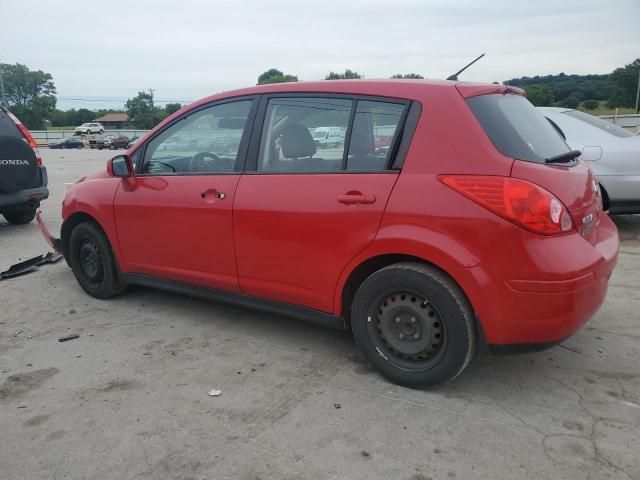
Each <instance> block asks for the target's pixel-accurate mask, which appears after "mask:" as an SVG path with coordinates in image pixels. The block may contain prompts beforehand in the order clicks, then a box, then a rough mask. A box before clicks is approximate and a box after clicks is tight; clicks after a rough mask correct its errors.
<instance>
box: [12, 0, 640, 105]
mask: <svg viewBox="0 0 640 480" xmlns="http://www.w3.org/2000/svg"><path fill="white" fill-rule="evenodd" d="M0 23H1V25H2V27H1V28H0V62H3V63H16V62H18V63H22V64H26V65H27V66H28V67H29V68H31V69H36V70H37V69H39V70H43V71H45V72H49V73H51V74H52V75H53V80H54V82H55V85H56V87H57V91H58V106H59V107H61V108H70V107H75V108H80V107H86V108H103V107H112V108H113V107H117V106H119V105H122V104H123V103H124V101H125V100H126V99H127V98H130V97H133V96H135V94H136V93H137V92H138V91H139V90H144V89H149V88H153V89H155V97H156V99H158V100H159V101H160V103H162V102H166V101H170V100H178V101H182V102H184V101H189V100H196V99H199V98H202V97H204V96H207V95H210V94H213V93H217V92H220V91H226V90H232V89H234V88H240V87H244V86H248V85H253V84H255V83H256V82H257V77H258V75H260V74H261V73H262V72H264V71H265V70H268V69H269V68H272V67H275V68H278V69H279V70H282V71H284V72H285V73H290V74H294V75H297V76H298V78H299V79H300V80H307V81H309V80H320V79H322V78H323V77H324V76H325V75H326V74H327V73H328V72H329V71H344V70H345V69H346V68H350V69H352V70H355V71H357V72H359V73H362V74H364V75H365V76H366V77H367V78H387V77H390V76H391V75H393V74H395V73H410V72H415V73H420V74H421V75H423V76H425V77H427V78H446V77H447V76H449V75H450V74H452V73H454V72H455V71H456V70H458V69H460V68H461V67H462V66H464V65H465V64H466V63H468V62H469V61H471V60H472V59H473V58H475V57H476V56H477V55H479V54H481V53H486V57H485V58H483V59H482V60H480V62H478V63H477V64H475V65H473V66H472V67H471V68H470V69H469V70H468V71H467V72H465V73H464V74H462V75H461V76H460V79H461V80H468V81H488V82H492V81H499V82H500V81H504V80H507V79H510V78H514V77H521V76H525V75H526V76H534V75H548V74H557V73H560V72H565V73H567V74H570V73H575V74H587V73H610V72H611V71H612V70H613V69H615V68H617V67H619V66H624V65H625V64H628V63H631V62H632V61H633V60H634V59H636V58H638V57H640V0H564V1H563V0H553V1H552V0H537V1H522V0H499V1H494V0H476V1H472V0H421V1H420V0H395V1H390V0H387V1H383V0H369V1H358V0H341V1H333V0H325V1H322V2H320V1H318V0H315V1H305V0H298V1H289V0H269V1H248V0H247V1H243V0H236V1H218V0H210V1H206V0H172V1H167V0H154V1H142V0H129V1H121V0H110V1H107V2H97V3H96V2H81V3H78V2H71V1H64V2H52V1H43V0H40V1H36V0H21V1H19V2H18V1H15V0H0ZM73 99H81V100H73Z"/></svg>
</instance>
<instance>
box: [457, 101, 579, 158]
mask: <svg viewBox="0 0 640 480" xmlns="http://www.w3.org/2000/svg"><path fill="white" fill-rule="evenodd" d="M467 105H469V108H470V109H471V111H472V112H473V114H474V115H475V117H476V118H477V119H478V122H480V124H481V125H482V128H483V129H484V131H485V133H486V134H487V136H488V137H489V138H490V139H491V141H492V142H493V144H494V145H495V147H496V148H497V149H498V150H499V151H500V153H502V154H503V155H505V156H507V157H511V158H515V159H518V160H525V161H528V162H536V163H544V161H545V160H546V159H547V158H551V157H555V156H556V155H560V154H563V153H566V152H568V151H570V150H571V149H570V148H569V146H568V145H567V143H566V142H565V141H564V139H563V138H562V137H561V136H560V134H559V133H558V132H557V131H556V130H555V129H554V128H553V126H551V124H550V123H549V122H548V121H547V119H546V118H545V117H544V115H542V114H541V113H540V112H539V111H538V110H536V108H535V107H534V106H533V105H532V104H531V103H530V102H529V101H528V100H527V99H526V98H524V97H522V96H520V95H502V94H496V95H480V96H477V97H472V98H470V99H468V100H467Z"/></svg>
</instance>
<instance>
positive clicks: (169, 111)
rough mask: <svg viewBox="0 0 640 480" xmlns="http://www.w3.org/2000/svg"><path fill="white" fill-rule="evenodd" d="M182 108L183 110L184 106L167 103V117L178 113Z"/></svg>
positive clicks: (165, 109) (165, 107)
mask: <svg viewBox="0 0 640 480" xmlns="http://www.w3.org/2000/svg"><path fill="white" fill-rule="evenodd" d="M181 108H182V105H181V104H179V103H167V104H166V105H165V106H164V111H165V112H166V113H167V116H169V115H172V114H174V113H176V112H177V111H178V110H180V109H181Z"/></svg>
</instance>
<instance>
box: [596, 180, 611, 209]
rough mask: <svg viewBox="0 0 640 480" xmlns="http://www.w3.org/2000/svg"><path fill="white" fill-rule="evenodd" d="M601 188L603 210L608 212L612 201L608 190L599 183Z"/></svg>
mask: <svg viewBox="0 0 640 480" xmlns="http://www.w3.org/2000/svg"><path fill="white" fill-rule="evenodd" d="M598 185H599V186H600V193H601V194H602V209H603V210H604V211H605V212H606V211H607V210H609V208H610V207H611V200H610V199H609V193H608V192H607V189H606V188H604V185H602V183H601V182H599V183H598Z"/></svg>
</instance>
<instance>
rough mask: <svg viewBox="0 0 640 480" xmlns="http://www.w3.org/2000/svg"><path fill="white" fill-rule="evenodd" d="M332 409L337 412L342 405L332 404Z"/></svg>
mask: <svg viewBox="0 0 640 480" xmlns="http://www.w3.org/2000/svg"><path fill="white" fill-rule="evenodd" d="M333 408H335V409H336V410H337V409H339V408H342V405H340V404H339V403H334V404H333Z"/></svg>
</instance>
